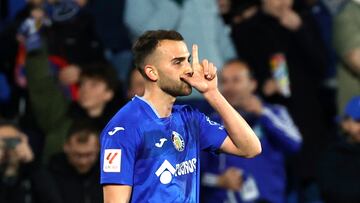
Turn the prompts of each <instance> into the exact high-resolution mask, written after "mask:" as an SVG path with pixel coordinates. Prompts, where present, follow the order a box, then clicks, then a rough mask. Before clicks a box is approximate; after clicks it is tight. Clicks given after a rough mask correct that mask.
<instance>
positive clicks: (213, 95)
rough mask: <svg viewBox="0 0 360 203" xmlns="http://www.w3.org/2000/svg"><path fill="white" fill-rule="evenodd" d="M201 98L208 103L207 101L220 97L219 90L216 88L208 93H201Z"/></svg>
mask: <svg viewBox="0 0 360 203" xmlns="http://www.w3.org/2000/svg"><path fill="white" fill-rule="evenodd" d="M203 96H204V98H205V99H206V100H207V101H209V100H212V99H214V98H217V97H219V96H221V93H220V91H219V89H217V88H216V89H213V90H209V91H207V92H205V93H203Z"/></svg>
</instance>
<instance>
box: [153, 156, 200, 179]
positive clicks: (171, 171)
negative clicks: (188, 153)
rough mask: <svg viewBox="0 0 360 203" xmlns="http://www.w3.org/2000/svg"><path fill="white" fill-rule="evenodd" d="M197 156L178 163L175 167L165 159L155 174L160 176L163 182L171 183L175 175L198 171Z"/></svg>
mask: <svg viewBox="0 0 360 203" xmlns="http://www.w3.org/2000/svg"><path fill="white" fill-rule="evenodd" d="M196 161H197V160H196V158H193V159H190V160H187V161H183V162H181V163H180V164H176V165H175V167H174V166H173V165H171V163H170V162H169V161H168V160H165V161H164V162H163V163H162V164H161V166H160V167H159V169H158V170H156V172H155V174H156V176H157V177H159V178H160V182H161V183H162V184H165V185H166V184H169V183H170V182H171V181H172V179H173V177H174V176H175V177H177V176H183V175H187V174H189V173H194V172H195V171H196Z"/></svg>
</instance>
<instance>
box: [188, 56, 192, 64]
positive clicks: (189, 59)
mask: <svg viewBox="0 0 360 203" xmlns="http://www.w3.org/2000/svg"><path fill="white" fill-rule="evenodd" d="M191 60H192V57H191V55H190V56H189V58H188V62H189V63H191Z"/></svg>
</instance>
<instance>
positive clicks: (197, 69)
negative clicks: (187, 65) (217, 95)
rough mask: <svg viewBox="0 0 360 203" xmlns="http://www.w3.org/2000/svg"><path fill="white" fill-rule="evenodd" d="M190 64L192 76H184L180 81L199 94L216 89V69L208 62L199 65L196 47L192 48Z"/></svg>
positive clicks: (204, 61)
mask: <svg viewBox="0 0 360 203" xmlns="http://www.w3.org/2000/svg"><path fill="white" fill-rule="evenodd" d="M192 58H193V59H192V64H191V67H192V69H193V74H192V75H188V74H184V75H182V76H181V79H182V80H184V81H186V82H187V83H189V84H190V85H191V86H192V87H194V88H195V89H197V90H198V91H199V92H201V93H206V92H208V91H211V90H216V89H217V75H216V67H215V66H214V64H213V63H210V62H209V61H208V60H206V59H205V60H203V61H202V62H201V64H200V63H199V56H198V46H197V45H196V44H194V45H193V46H192Z"/></svg>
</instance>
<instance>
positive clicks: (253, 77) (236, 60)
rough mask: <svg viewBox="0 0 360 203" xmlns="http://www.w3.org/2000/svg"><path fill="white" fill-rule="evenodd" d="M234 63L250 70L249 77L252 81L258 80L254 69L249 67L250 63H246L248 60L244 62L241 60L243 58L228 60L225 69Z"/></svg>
mask: <svg viewBox="0 0 360 203" xmlns="http://www.w3.org/2000/svg"><path fill="white" fill-rule="evenodd" d="M233 63H239V64H243V65H244V66H245V67H246V69H247V70H248V72H249V77H250V78H251V79H256V78H255V75H254V71H253V69H252V68H251V67H250V66H249V63H248V62H246V60H244V59H241V58H233V59H230V60H227V61H226V62H225V63H224V65H223V67H225V66H227V65H230V64H233Z"/></svg>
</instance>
